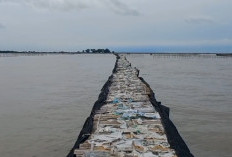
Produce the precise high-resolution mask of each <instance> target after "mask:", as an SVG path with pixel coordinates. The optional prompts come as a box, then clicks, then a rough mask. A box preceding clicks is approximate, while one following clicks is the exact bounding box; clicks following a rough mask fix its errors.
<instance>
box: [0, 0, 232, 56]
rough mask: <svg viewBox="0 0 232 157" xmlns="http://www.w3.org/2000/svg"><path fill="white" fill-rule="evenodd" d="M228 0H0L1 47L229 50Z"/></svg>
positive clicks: (230, 22)
mask: <svg viewBox="0 0 232 157" xmlns="http://www.w3.org/2000/svg"><path fill="white" fill-rule="evenodd" d="M231 15H232V0H126V1H125V0H0V50H18V51H24V50H25V51H29V50H35V51H78V50H82V49H87V48H110V49H111V50H116V51H135V52H136V51H138V52H139V51H147V52H153V51H170V52H174V51H186V52H187V51H188V52H193V51H199V52H201V51H202V52H205V51H207V52H209V51H218V52H232V16H231Z"/></svg>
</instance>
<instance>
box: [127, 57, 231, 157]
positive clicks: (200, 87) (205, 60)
mask: <svg viewBox="0 0 232 157" xmlns="http://www.w3.org/2000/svg"><path fill="white" fill-rule="evenodd" d="M127 59H128V60H130V61H131V62H132V64H133V65H134V66H136V67H137V68H138V69H140V75H141V76H142V77H143V78H144V79H145V80H146V81H147V82H148V83H149V84H150V86H151V88H152V89H153V90H154V92H155V94H156V98H157V99H158V100H159V101H161V102H162V104H164V105H166V106H168V107H170V108H171V115H170V116H171V119H172V120H173V122H174V123H175V125H176V126H177V128H178V130H179V132H180V133H181V135H182V137H183V138H184V139H185V142H186V143H187V144H188V146H189V148H190V150H191V151H192V153H193V154H194V155H195V156H196V157H206V156H210V157H219V156H220V157H229V156H231V154H230V146H231V145H232V125H231V121H232V116H231V115H232V103H231V98H232V79H231V78H232V58H226V57H216V56H215V55H196V56H170V55H168V56H162V55H127Z"/></svg>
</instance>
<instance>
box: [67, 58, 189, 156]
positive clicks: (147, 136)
mask: <svg viewBox="0 0 232 157" xmlns="http://www.w3.org/2000/svg"><path fill="white" fill-rule="evenodd" d="M138 76H139V71H138V70H137V69H136V68H133V67H132V66H131V64H130V63H129V62H128V61H127V59H126V58H125V56H123V55H117V61H116V63H115V68H114V70H113V74H112V75H111V76H110V77H109V80H108V81H107V82H106V84H105V85H104V86H103V89H102V92H101V94H100V95H99V100H98V101H97V102H96V103H95V104H94V107H93V109H92V112H91V114H90V116H89V117H88V118H87V120H86V122H85V124H84V126H83V129H82V131H81V133H80V135H79V137H78V140H77V142H76V144H75V145H74V147H73V149H72V150H71V151H70V153H69V155H68V156H69V157H71V156H77V157H102V156H106V157H107V156H108V157H152V156H154V157H177V156H179V157H192V156H193V155H192V154H191V153H190V151H189V149H188V147H187V146H186V144H185V143H184V141H183V140H182V138H181V137H180V135H179V133H178V131H177V130H176V128H175V126H174V125H173V123H172V122H171V121H170V119H169V117H168V113H169V109H168V108H167V107H165V106H163V105H161V104H160V103H159V102H157V101H156V100H155V97H154V93H153V91H152V90H151V88H150V87H149V85H148V84H147V83H146V82H145V81H144V80H143V79H142V78H140V77H138Z"/></svg>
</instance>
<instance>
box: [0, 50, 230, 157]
mask: <svg viewBox="0 0 232 157" xmlns="http://www.w3.org/2000/svg"><path fill="white" fill-rule="evenodd" d="M127 59H128V60H129V61H130V62H131V63H132V65H133V66H135V67H137V68H138V69H139V70H140V76H142V77H143V78H144V79H145V80H146V81H147V82H148V83H149V84H150V86H151V88H152V89H153V90H154V92H155V95H156V98H157V100H158V101H161V102H162V104H163V105H166V106H168V107H170V110H171V112H170V117H171V119H172V121H173V122H174V124H175V125H176V127H177V129H178V131H179V132H180V134H181V136H182V137H183V138H184V140H185V142H186V143H187V145H188V146H189V148H190V150H191V152H192V153H193V154H194V155H195V156H196V157H207V156H210V157H230V156H231V153H230V146H231V145H232V125H231V121H232V99H231V98H232V79H231V78H232V58H231V57H216V56H214V55H190V56H175V55H171V56H170V55H168V56H166V55H148V54H146V55H145V54H144V55H143V54H142V55H141V54H136V55H127ZM115 60H116V59H115V56H113V55H101V54H94V55H93V54H92V55H90V54H89V55H86V54H83V55H80V54H79V55H32V56H25V55H18V54H17V55H15V54H5V55H1V56H0V154H1V155H0V156H3V157H12V156H23V157H44V156H54V157H55V156H56V157H64V156H66V155H67V153H68V152H69V150H70V149H71V148H72V146H73V144H74V142H75V140H76V138H77V136H78V134H79V132H80V130H81V128H82V126H83V124H84V122H85V119H86V118H87V117H88V116H89V114H90V112H91V109H92V106H93V104H94V102H95V101H96V100H97V97H98V95H99V94H100V89H101V87H102V86H103V85H104V83H105V82H106V81H107V79H108V77H109V76H110V75H111V73H112V70H113V67H114V64H115Z"/></svg>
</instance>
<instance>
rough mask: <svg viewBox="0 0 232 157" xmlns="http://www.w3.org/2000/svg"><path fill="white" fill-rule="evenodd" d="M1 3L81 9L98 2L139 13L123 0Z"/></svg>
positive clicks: (126, 12)
mask: <svg viewBox="0 0 232 157" xmlns="http://www.w3.org/2000/svg"><path fill="white" fill-rule="evenodd" d="M0 3H18V4H26V5H30V6H33V7H36V8H42V9H50V10H60V11H72V10H81V9H85V8H89V7H95V6H98V5H97V4H104V5H105V6H106V7H108V8H110V9H111V10H112V11H113V12H115V13H117V14H120V15H131V16H137V15H139V12H138V11H137V10H135V9H132V8H131V7H129V6H128V5H126V4H125V3H123V2H122V1H121V0H0Z"/></svg>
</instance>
